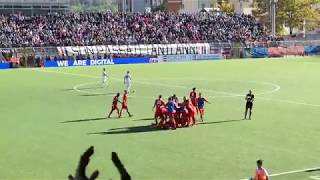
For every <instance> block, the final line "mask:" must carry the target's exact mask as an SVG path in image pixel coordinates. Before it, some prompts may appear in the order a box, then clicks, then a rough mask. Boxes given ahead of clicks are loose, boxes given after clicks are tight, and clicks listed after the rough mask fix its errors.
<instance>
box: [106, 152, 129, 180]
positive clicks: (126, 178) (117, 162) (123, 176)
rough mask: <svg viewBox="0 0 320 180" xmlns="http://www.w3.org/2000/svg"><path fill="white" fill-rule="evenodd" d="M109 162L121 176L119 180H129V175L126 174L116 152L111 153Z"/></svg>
mask: <svg viewBox="0 0 320 180" xmlns="http://www.w3.org/2000/svg"><path fill="white" fill-rule="evenodd" d="M111 160H112V162H113V164H114V165H115V166H116V168H117V169H118V171H119V173H120V175H121V180H131V177H130V175H129V173H128V172H127V170H126V168H125V167H124V165H123V164H122V162H121V160H120V159H119V157H118V155H117V153H116V152H112V153H111Z"/></svg>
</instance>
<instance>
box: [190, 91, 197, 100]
mask: <svg viewBox="0 0 320 180" xmlns="http://www.w3.org/2000/svg"><path fill="white" fill-rule="evenodd" d="M190 98H191V99H193V98H197V93H196V92H195V91H191V92H190Z"/></svg>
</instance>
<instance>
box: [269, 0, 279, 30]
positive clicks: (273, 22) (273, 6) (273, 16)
mask: <svg viewBox="0 0 320 180" xmlns="http://www.w3.org/2000/svg"><path fill="white" fill-rule="evenodd" d="M277 3H278V0H270V5H271V8H270V9H271V12H270V13H271V33H272V36H276V5H277Z"/></svg>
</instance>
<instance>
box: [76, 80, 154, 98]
mask: <svg viewBox="0 0 320 180" xmlns="http://www.w3.org/2000/svg"><path fill="white" fill-rule="evenodd" d="M90 84H99V82H88V83H82V84H77V85H75V86H73V90H75V91H77V92H80V93H85V94H95V95H104V96H114V94H106V93H102V92H101V93H99V92H92V91H87V90H83V89H80V87H82V86H85V85H90ZM130 97H133V98H135V97H138V98H147V99H149V98H152V97H150V96H136V95H130Z"/></svg>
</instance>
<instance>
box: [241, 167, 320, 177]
mask: <svg viewBox="0 0 320 180" xmlns="http://www.w3.org/2000/svg"><path fill="white" fill-rule="evenodd" d="M317 169H320V167H314V168H308V169H299V170H293V171H285V172H281V173H276V174H270V175H269V176H270V177H275V176H282V175H288V174H295V173H301V172H306V171H314V170H317ZM248 179H249V178H243V179H241V180H248Z"/></svg>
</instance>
